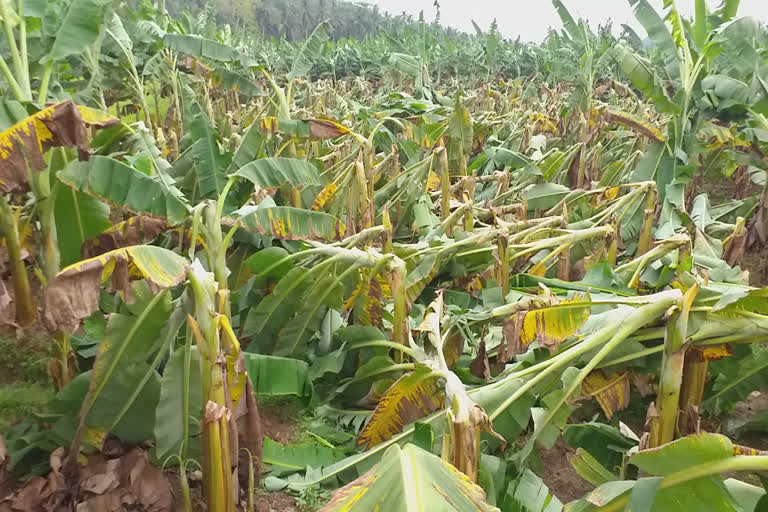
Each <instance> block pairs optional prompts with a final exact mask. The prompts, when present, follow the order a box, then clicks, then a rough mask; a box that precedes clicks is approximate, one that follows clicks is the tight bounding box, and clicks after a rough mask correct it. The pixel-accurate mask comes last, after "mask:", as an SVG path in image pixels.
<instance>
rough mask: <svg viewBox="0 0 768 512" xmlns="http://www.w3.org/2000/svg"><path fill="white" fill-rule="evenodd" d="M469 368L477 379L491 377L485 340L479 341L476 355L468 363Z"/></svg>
mask: <svg viewBox="0 0 768 512" xmlns="http://www.w3.org/2000/svg"><path fill="white" fill-rule="evenodd" d="M469 370H470V371H471V372H472V375H474V376H475V377H477V378H479V379H483V380H488V379H490V378H491V367H490V365H489V364H488V353H487V352H486V351H485V341H481V342H480V347H478V349H477V357H475V358H474V359H473V360H472V362H471V363H470V364H469Z"/></svg>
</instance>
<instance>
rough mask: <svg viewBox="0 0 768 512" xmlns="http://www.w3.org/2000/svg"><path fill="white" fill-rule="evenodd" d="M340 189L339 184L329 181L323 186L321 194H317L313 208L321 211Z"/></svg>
mask: <svg viewBox="0 0 768 512" xmlns="http://www.w3.org/2000/svg"><path fill="white" fill-rule="evenodd" d="M338 190H339V187H338V185H336V184H335V183H329V184H327V185H326V186H325V187H323V190H321V191H320V193H319V194H317V197H315V201H314V202H313V203H312V210H314V211H316V212H319V211H320V210H322V209H323V208H324V207H325V205H326V204H328V201H330V200H332V199H333V197H334V196H335V195H336V192H337V191H338Z"/></svg>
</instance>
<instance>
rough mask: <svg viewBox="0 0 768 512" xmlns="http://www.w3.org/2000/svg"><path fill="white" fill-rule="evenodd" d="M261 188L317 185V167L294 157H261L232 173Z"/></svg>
mask: <svg viewBox="0 0 768 512" xmlns="http://www.w3.org/2000/svg"><path fill="white" fill-rule="evenodd" d="M234 175H235V176H241V177H243V178H245V179H247V180H248V181H250V182H251V183H253V184H254V185H258V186H260V187H262V188H274V187H279V186H281V185H286V184H290V185H294V186H296V185H319V184H320V181H319V177H318V172H317V167H315V166H314V165H312V164H311V163H310V162H309V161H307V160H299V159H296V158H282V157H274V158H262V159H260V160H254V161H253V162H250V163H248V164H246V165H244V166H243V167H241V168H240V169H238V170H237V172H236V173H235V174H234Z"/></svg>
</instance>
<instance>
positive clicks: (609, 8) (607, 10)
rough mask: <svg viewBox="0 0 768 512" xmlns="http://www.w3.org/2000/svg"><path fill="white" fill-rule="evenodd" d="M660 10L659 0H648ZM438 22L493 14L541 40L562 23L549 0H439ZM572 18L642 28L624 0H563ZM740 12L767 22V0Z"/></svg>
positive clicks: (681, 1) (382, 4)
mask: <svg viewBox="0 0 768 512" xmlns="http://www.w3.org/2000/svg"><path fill="white" fill-rule="evenodd" d="M362 1H363V2H367V3H369V4H377V5H378V6H379V8H380V9H381V10H385V11H388V12H390V13H392V14H400V13H401V12H403V11H406V12H407V13H409V14H413V15H414V18H418V15H419V11H421V10H423V11H424V16H425V19H426V20H427V21H432V20H434V18H435V8H434V7H433V5H432V4H433V3H434V0H362ZM649 1H650V2H651V4H652V5H653V6H654V7H656V8H657V11H659V12H661V5H662V0H649ZM439 2H440V11H441V22H442V24H444V25H449V26H452V27H455V28H458V29H459V30H463V31H465V32H470V33H474V29H473V28H472V23H471V21H470V20H475V22H476V23H477V24H478V25H479V26H480V28H482V29H483V30H485V29H487V28H488V27H489V26H490V24H491V22H492V21H493V19H494V18H496V19H497V21H498V24H499V30H500V31H501V33H502V34H503V35H504V37H507V38H510V39H516V38H517V36H518V35H519V36H520V37H521V38H522V39H523V40H524V41H541V40H542V39H543V38H544V36H545V35H546V32H547V28H548V27H550V26H551V27H555V28H559V27H561V25H562V24H561V23H560V18H559V17H558V15H557V12H556V11H555V8H554V7H553V6H552V2H551V1H550V0H469V1H468V0H439ZM563 3H564V4H565V5H566V7H567V8H568V10H569V11H570V12H571V14H572V15H573V17H574V18H577V19H578V18H585V19H587V20H589V22H590V25H592V26H593V27H597V25H598V24H600V23H604V22H606V21H608V20H609V19H611V20H613V21H614V25H616V26H617V27H619V24H621V23H627V24H629V25H630V26H633V27H635V29H636V30H638V34H640V36H641V37H643V34H644V32H643V31H642V29H641V28H640V26H639V25H638V24H637V23H636V22H635V18H634V15H633V14H632V8H631V7H630V6H629V2H627V0H563ZM676 4H677V8H678V10H680V12H681V13H683V14H684V15H686V16H690V15H691V14H692V12H693V6H694V0H677V2H676ZM707 4H708V5H709V7H710V9H715V8H717V7H718V6H719V5H720V4H721V0H707ZM739 15H740V16H754V17H756V18H758V19H760V20H761V21H763V22H768V0H741V7H740V8H739Z"/></svg>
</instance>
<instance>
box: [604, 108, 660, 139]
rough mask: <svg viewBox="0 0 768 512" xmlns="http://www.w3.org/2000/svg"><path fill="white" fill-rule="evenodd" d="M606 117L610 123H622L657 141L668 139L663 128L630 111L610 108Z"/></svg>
mask: <svg viewBox="0 0 768 512" xmlns="http://www.w3.org/2000/svg"><path fill="white" fill-rule="evenodd" d="M605 117H606V120H607V121H608V122H609V123H614V124H620V125H622V126H626V127H628V128H632V129H633V130H635V131H636V132H639V133H642V134H643V135H645V136H646V137H648V138H649V139H652V140H655V141H656V142H665V141H666V140H667V139H666V137H664V134H662V133H661V130H659V129H658V128H656V127H655V126H653V125H652V124H651V123H649V122H648V121H646V120H644V119H641V118H639V117H637V116H635V115H633V114H630V113H628V112H616V111H613V110H609V111H608V112H607V113H606V116H605Z"/></svg>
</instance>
